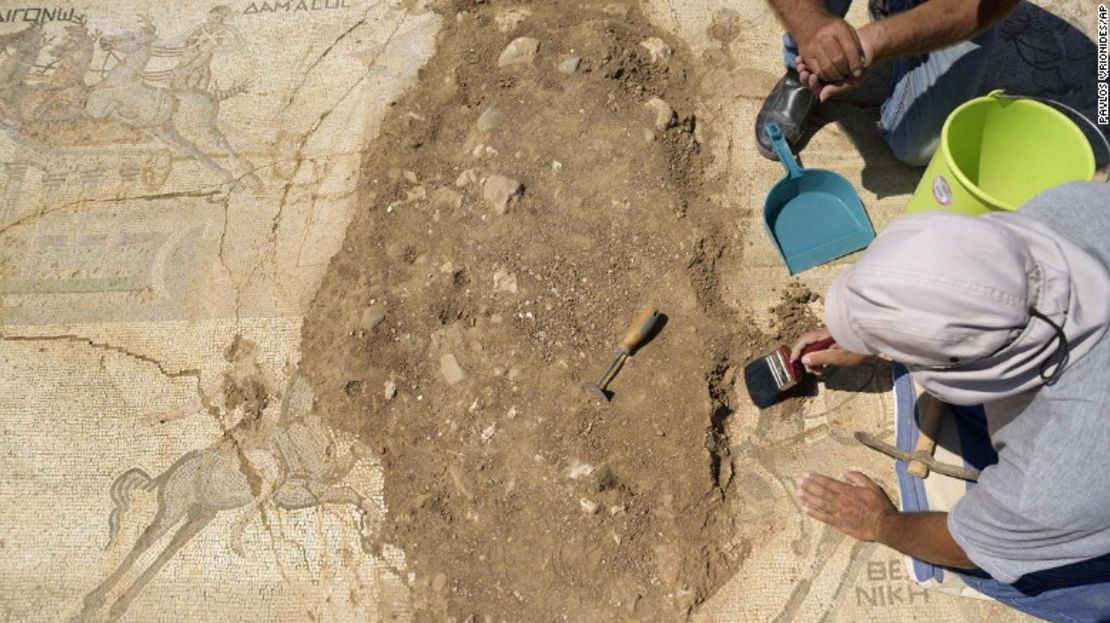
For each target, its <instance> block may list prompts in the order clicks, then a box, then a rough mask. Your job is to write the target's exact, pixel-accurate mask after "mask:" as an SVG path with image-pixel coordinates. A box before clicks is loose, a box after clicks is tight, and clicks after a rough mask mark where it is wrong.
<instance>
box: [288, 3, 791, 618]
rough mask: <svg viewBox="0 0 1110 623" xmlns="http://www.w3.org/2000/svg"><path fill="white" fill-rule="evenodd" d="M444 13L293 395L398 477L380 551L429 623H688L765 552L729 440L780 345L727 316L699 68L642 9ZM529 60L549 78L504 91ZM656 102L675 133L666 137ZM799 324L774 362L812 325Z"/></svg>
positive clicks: (528, 71) (327, 282) (367, 195)
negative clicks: (615, 370) (386, 552)
mask: <svg viewBox="0 0 1110 623" xmlns="http://www.w3.org/2000/svg"><path fill="white" fill-rule="evenodd" d="M622 6H623V8H624V9H626V10H627V14H623V11H622V10H621V8H620V7H622ZM438 10H440V11H441V12H442V14H443V15H444V19H445V22H444V27H443V29H442V32H441V34H440V38H439V41H438V51H437V54H436V56H435V57H434V58H433V59H432V60H431V61H430V63H429V64H428V65H427V66H426V67H425V68H424V69H423V70H422V71H421V74H420V79H419V82H418V84H417V85H416V86H415V87H414V88H413V90H412V91H411V92H410V93H408V94H407V95H406V96H405V97H403V98H402V99H401V100H399V101H397V102H396V103H394V104H393V110H392V112H391V114H389V115H388V116H387V118H386V120H385V121H384V124H383V127H382V131H381V135H380V137H379V138H378V139H377V140H376V141H374V143H373V144H371V145H370V146H369V148H368V151H367V155H366V157H365V160H364V170H363V182H362V185H361V187H360V193H361V197H362V198H363V199H364V201H363V205H364V206H365V209H364V210H362V211H360V212H359V213H358V214H356V215H355V217H354V220H353V221H352V223H351V225H350V227H349V229H348V231H347V237H346V240H345V243H344V245H343V249H342V250H341V251H340V252H339V253H338V254H337V255H336V257H335V258H334V259H333V261H332V263H331V265H330V267H329V269H328V272H327V275H326V277H325V279H324V282H323V285H322V287H321V289H320V291H319V292H318V294H317V296H316V298H315V300H314V302H313V304H312V307H311V310H310V312H309V314H308V317H307V318H306V320H305V323H304V329H303V345H302V352H303V360H302V362H301V366H300V368H301V370H302V371H303V372H304V373H305V374H306V375H307V377H308V378H309V379H310V381H311V383H312V385H313V387H314V389H315V392H316V395H317V396H318V398H319V400H318V404H317V408H318V410H319V412H320V413H321V415H322V416H323V417H324V418H325V419H326V421H328V422H329V423H330V424H331V425H332V426H334V427H336V428H339V429H342V430H345V431H349V432H352V433H355V434H357V435H359V437H360V438H361V439H363V440H364V441H366V442H367V443H368V444H369V445H370V446H371V447H372V448H373V449H374V451H375V452H376V453H377V454H378V456H379V458H380V461H381V464H382V466H383V469H384V471H385V480H384V482H385V485H384V486H385V501H386V505H387V507H388V509H389V511H388V515H387V517H386V520H385V523H384V525H383V526H382V527H381V534H380V542H381V543H389V544H393V545H395V546H397V547H400V548H402V549H403V550H404V551H405V554H406V557H407V561H408V565H409V568H410V570H411V571H412V572H413V573H414V575H415V579H414V580H413V582H412V588H413V591H414V608H415V610H416V613H417V619H418V620H427V621H441V620H457V621H486V620H489V621H501V620H508V621H530V622H533V621H534V622H541V621H563V620H574V621H619V620H644V621H671V620H684V619H685V618H686V617H687V616H688V614H689V613H690V612H691V611H692V609H694V608H695V607H696V606H697V605H698V604H700V603H702V602H704V601H705V600H706V599H707V598H708V597H709V596H710V595H712V594H713V593H714V591H716V590H717V589H718V588H719V587H720V586H721V585H722V584H723V583H724V582H725V581H726V580H727V579H728V578H729V577H731V576H732V575H733V574H734V573H735V571H736V570H737V569H738V568H739V566H740V565H741V564H742V563H743V561H744V559H745V556H746V555H747V553H748V551H749V550H750V546H749V543H748V542H747V541H746V540H745V539H744V538H743V537H742V535H741V534H740V533H739V532H738V530H737V523H736V522H737V518H735V517H733V516H732V514H731V513H730V508H732V506H733V504H732V502H733V501H734V500H735V499H736V497H737V496H739V495H741V492H739V491H738V490H737V487H736V486H734V483H733V457H732V456H731V454H730V450H729V448H730V442H729V439H728V435H727V432H726V431H727V427H726V425H725V424H726V422H727V420H728V418H729V417H730V416H731V414H732V412H733V405H731V404H730V400H731V399H732V398H731V396H734V395H736V394H735V392H733V391H732V387H733V384H734V383H735V379H736V376H737V373H738V371H740V369H742V366H743V365H744V364H745V363H746V362H747V360H748V359H749V358H750V357H751V356H752V355H753V354H755V353H762V352H767V351H769V350H771V348H773V347H775V346H777V345H778V344H779V343H780V341H782V340H780V339H779V337H780V336H777V335H774V332H772V333H770V334H769V333H765V332H763V331H761V330H759V328H758V327H756V326H754V325H753V324H751V323H745V322H742V321H738V319H737V318H736V317H735V316H734V315H733V314H732V312H731V311H730V309H729V308H728V307H727V306H725V305H724V304H723V303H722V301H721V295H720V292H719V290H720V288H719V283H718V276H717V271H718V264H719V263H720V261H721V260H722V259H723V258H727V257H728V255H729V254H730V253H740V248H742V245H735V244H729V243H728V242H727V241H728V240H729V237H728V234H726V233H725V232H731V231H733V229H734V227H735V225H734V218H735V217H734V215H732V214H730V213H729V212H728V211H727V210H725V209H723V208H721V207H719V206H714V205H713V204H711V203H710V202H709V201H708V200H706V199H704V197H706V196H708V195H709V192H708V190H709V189H708V188H706V187H705V186H704V185H705V182H704V181H703V177H704V176H703V170H704V166H705V164H706V163H705V162H704V159H705V157H704V155H703V154H702V153H701V151H700V147H699V142H698V139H697V137H699V132H700V131H701V129H700V128H698V126H697V119H696V116H695V114H694V111H695V109H696V106H697V102H696V101H695V100H694V99H693V97H694V95H695V94H696V93H697V92H698V80H697V77H696V75H695V74H694V72H693V71H692V70H691V67H693V66H694V65H693V64H692V59H691V57H690V52H689V51H688V50H686V49H684V48H683V47H682V46H681V45H679V44H678V42H676V41H674V40H672V39H671V38H670V37H669V36H667V35H666V34H664V33H661V32H659V31H658V30H656V29H655V28H654V27H653V26H651V25H650V24H649V23H648V22H647V20H646V19H645V18H644V17H643V16H642V15H641V14H640V13H639V10H638V9H637V8H636V7H635V5H632V4H629V5H615V4H613V3H612V2H588V1H587V2H583V1H580V0H575V1H573V2H572V1H568V0H545V1H544V2H534V3H523V2H484V1H479V0H469V1H463V0H457V1H455V2H443V3H442V6H440V7H439V8H438ZM517 37H534V38H536V39H537V40H538V41H539V43H540V47H539V51H538V54H537V55H536V57H535V60H534V61H533V62H532V63H524V64H520V65H512V66H508V67H501V68H499V67H498V58H499V56H500V55H501V53H502V51H503V50H504V49H505V48H506V46H508V45H509V43H510V42H511V41H513V40H514V39H516V38H517ZM652 37H658V38H660V39H662V40H663V41H664V42H666V44H667V45H669V46H670V47H671V48H672V49H673V56H671V57H670V58H669V60H666V61H662V60H656V61H655V62H652V60H651V59H652V52H650V51H649V49H648V48H647V47H645V46H643V45H641V42H643V41H645V40H647V39H649V38H652ZM525 47H526V46H525ZM656 50H658V46H656ZM573 56H577V57H581V64H580V65H579V67H578V70H577V71H576V72H575V73H564V72H561V71H559V70H558V69H557V67H558V66H559V65H560V64H562V63H564V61H566V59H568V58H569V57H573ZM657 56H658V55H657ZM653 98H661V99H663V100H664V101H665V102H666V103H667V104H668V105H669V106H671V107H672V108H673V109H674V110H675V111H676V114H675V115H674V117H673V119H671V120H669V121H668V120H667V119H666V118H665V116H664V118H663V119H662V123H660V125H658V126H657V125H656V123H657V120H656V118H657V115H658V105H657V104H656V105H655V108H654V109H653V108H645V104H646V103H647V102H649V101H650V100H652V99H653ZM491 109H492V110H494V111H496V112H495V113H489V112H488V111H490V110H491ZM479 119H482V122H481V124H480V123H479ZM479 125H481V129H479ZM491 175H500V176H504V177H505V178H509V180H515V181H517V182H519V183H521V184H522V185H523V187H524V188H523V194H520V193H519V192H517V193H516V194H514V193H513V191H514V187H513V185H512V184H510V183H508V182H507V181H505V180H500V179H499V180H498V183H497V185H496V186H497V188H495V189H494V190H496V191H497V192H493V193H492V194H493V196H490V194H491V192H492V191H490V190H489V189H487V188H486V187H484V180H485V179H487V178H488V177H490V176H491ZM788 291H789V292H794V290H788ZM784 296H786V294H785V293H784ZM790 296H791V297H792V298H791V299H790V300H791V301H792V302H791V303H790V304H791V305H803V306H804V303H805V302H808V299H807V301H805V302H799V301H801V298H800V296H801V295H800V294H797V295H795V294H791V295H790ZM645 304H650V305H653V306H655V307H656V308H657V309H659V310H660V311H661V312H663V313H664V314H666V315H667V317H668V318H667V324H666V326H665V327H664V328H663V329H662V331H661V332H660V333H659V335H658V336H657V337H656V338H655V339H654V340H653V341H651V342H650V343H648V344H647V345H646V346H644V347H643V348H642V350H640V351H639V352H637V353H636V355H635V356H634V357H632V358H631V359H630V360H629V361H628V362H627V363H626V365H625V366H624V368H623V370H622V372H621V373H620V374H619V375H618V376H617V378H616V380H615V381H614V382H613V383H612V384H611V385H610V389H611V390H612V391H613V392H614V398H613V401H612V402H611V403H609V404H601V403H599V402H598V401H597V400H596V399H594V398H592V397H590V396H589V395H588V394H586V393H585V392H583V391H582V390H581V388H580V385H581V383H582V382H583V381H593V380H596V379H597V377H599V376H600V375H601V373H602V372H603V371H604V369H605V367H606V366H607V364H608V362H609V359H610V358H611V357H612V355H613V352H614V350H615V349H616V346H617V343H618V342H619V340H620V338H621V336H622V335H623V333H624V330H625V325H626V324H627V323H628V322H629V321H630V320H631V319H632V317H633V316H634V314H635V311H636V309H637V308H638V307H640V306H641V305H645ZM784 304H786V299H785V298H784ZM782 316H783V321H782V322H783V324H781V326H779V327H777V332H778V333H780V334H781V336H782V337H786V336H787V334H788V333H791V332H792V331H793V330H794V329H796V328H797V327H798V326H799V324H798V323H804V322H808V321H809V320H810V318H809V317H804V315H802V316H799V315H797V314H794V313H793V312H791V313H784V314H782Z"/></svg>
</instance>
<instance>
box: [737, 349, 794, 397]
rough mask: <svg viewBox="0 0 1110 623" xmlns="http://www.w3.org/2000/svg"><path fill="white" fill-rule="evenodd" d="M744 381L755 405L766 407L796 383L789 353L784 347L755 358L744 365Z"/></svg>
mask: <svg viewBox="0 0 1110 623" xmlns="http://www.w3.org/2000/svg"><path fill="white" fill-rule="evenodd" d="M744 383H745V385H747V387H748V395H749V396H750V397H751V399H752V402H753V403H755V406H757V407H759V408H760V409H764V408H767V407H769V406H771V405H773V404H775V403H776V402H778V400H779V398H780V397H781V396H782V393H783V392H784V391H786V390H787V389H790V388H791V387H793V386H794V385H796V384H797V383H798V379H797V376H796V375H795V373H794V366H793V364H792V363H791V361H790V354H789V353H788V352H786V349H785V348H780V349H779V350H776V351H775V352H773V353H771V354H770V355H767V356H766V357H762V358H760V359H756V360H755V361H753V362H751V363H749V364H748V365H747V366H745V367H744Z"/></svg>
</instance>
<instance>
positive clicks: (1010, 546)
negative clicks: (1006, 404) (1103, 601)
mask: <svg viewBox="0 0 1110 623" xmlns="http://www.w3.org/2000/svg"><path fill="white" fill-rule="evenodd" d="M1077 403H1080V401H1078V400H1077V401H1074V402H1072V403H1070V404H1072V405H1074V406H1073V409H1071V410H1069V412H1067V413H1059V412H1057V413H1056V414H1055V416H1056V417H1053V414H1052V413H1051V411H1047V410H1046V411H1041V412H1036V411H1033V412H1031V411H1026V412H1025V413H1023V414H1022V415H1021V416H1019V418H1026V417H1028V418H1044V419H1045V420H1047V421H1051V422H1052V424H1051V426H1048V427H1046V428H1044V429H1041V430H1040V433H1039V435H1038V438H1037V439H1036V440H1035V441H1034V442H1033V444H1032V445H1030V446H1027V447H1024V448H1021V447H1018V446H1017V445H1016V444H1015V445H1014V447H1003V448H1002V449H1001V450H1000V451H999V462H998V463H997V464H996V465H992V466H990V467H987V468H986V469H984V470H983V473H982V474H981V476H980V478H979V483H978V484H977V485H976V486H974V487H972V488H971V490H969V491H968V492H967V494H966V495H965V496H964V497H963V498H962V499H961V500H960V501H959V502H957V503H956V505H955V506H954V507H953V508H952V511H951V512H950V513H949V515H948V530H949V531H950V532H951V533H952V537H953V538H954V539H955V540H956V542H957V543H958V544H959V545H960V547H962V548H963V549H964V552H965V553H966V554H967V556H968V558H970V559H971V561H972V562H974V563H975V564H976V565H978V566H979V567H980V568H981V569H983V570H984V571H986V572H988V573H990V574H991V576H993V577H994V578H995V579H997V580H1000V581H1002V582H1007V583H1013V582H1016V581H1017V580H1018V579H1019V578H1020V577H1021V576H1023V575H1026V574H1029V573H1034V572H1036V571H1041V570H1044V569H1052V568H1055V567H1060V566H1063V565H1068V564H1072V563H1076V562H1080V561H1083V560H1087V559H1089V558H1094V557H1096V556H1100V555H1102V554H1105V553H1107V552H1110V488H1108V487H1106V486H1105V485H1104V483H1103V482H1102V480H1103V477H1102V470H1101V469H1100V466H1101V465H1103V464H1104V458H1105V457H1106V455H1107V448H1108V446H1110V434H1108V431H1110V427H1108V426H1107V424H1106V416H1105V414H1103V413H1102V409H1099V408H1097V407H1094V406H1093V405H1092V406H1091V407H1083V406H1079V404H1077ZM1092 407H1093V408H1092Z"/></svg>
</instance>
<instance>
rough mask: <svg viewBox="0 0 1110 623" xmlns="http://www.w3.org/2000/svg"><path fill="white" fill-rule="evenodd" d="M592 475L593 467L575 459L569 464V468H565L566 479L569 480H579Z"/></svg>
mask: <svg viewBox="0 0 1110 623" xmlns="http://www.w3.org/2000/svg"><path fill="white" fill-rule="evenodd" d="M592 473H594V466H593V465H590V464H589V463H583V462H582V461H579V460H577V459H575V460H574V462H572V463H571V465H570V467H568V468H567V477H568V478H570V479H571V480H578V479H579V478H582V477H584V476H589V475H590V474H592Z"/></svg>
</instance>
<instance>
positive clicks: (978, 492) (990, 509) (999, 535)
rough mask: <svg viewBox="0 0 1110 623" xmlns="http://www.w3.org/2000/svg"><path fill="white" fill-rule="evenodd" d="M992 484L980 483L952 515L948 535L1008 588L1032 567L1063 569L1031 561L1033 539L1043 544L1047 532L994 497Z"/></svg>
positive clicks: (985, 477)
mask: <svg viewBox="0 0 1110 623" xmlns="http://www.w3.org/2000/svg"><path fill="white" fill-rule="evenodd" d="M992 471H996V470H995V468H994V467H988V468H987V469H985V470H983V474H982V478H983V479H984V480H986V479H987V476H988V475H989V474H990V472H992ZM989 482H990V481H989V480H987V482H983V481H980V483H979V484H978V485H976V486H975V487H974V488H972V489H971V490H970V491H968V492H967V495H965V496H964V497H963V498H961V499H960V500H959V501H958V502H957V503H956V505H955V506H954V507H953V508H952V510H951V512H949V513H948V531H949V532H951V533H952V538H953V539H955V540H956V543H958V544H959V545H960V547H961V548H963V550H964V553H965V554H967V557H968V558H969V559H971V562H973V563H975V564H976V566H978V567H979V568H980V569H982V570H983V571H986V572H987V573H989V574H991V577H993V578H995V579H996V580H999V581H1001V582H1006V583H1008V584H1010V583H1013V582H1016V581H1017V580H1018V579H1019V578H1020V577H1021V576H1023V575H1025V574H1026V573H1029V572H1030V571H1031V569H1032V567H1039V568H1051V567H1055V566H1059V564H1058V563H1056V562H1055V561H1051V562H1048V563H1047V564H1036V562H1043V561H1036V562H1035V561H1030V560H1029V558H1030V556H1031V555H1032V554H1033V551H1032V550H1031V548H1030V539H1032V540H1034V541H1041V540H1043V539H1044V538H1045V537H1047V536H1048V535H1047V534H1043V533H1044V532H1045V528H1044V527H1043V526H1038V525H1034V524H1033V523H1031V522H1030V521H1028V520H1027V519H1026V518H1024V517H1022V516H1021V515H1019V514H1017V513H1014V512H1012V511H1011V510H1009V508H1008V505H1007V504H1006V503H1004V502H1003V501H1001V500H999V499H998V497H997V496H995V495H993V492H992V491H991V489H992V488H993V487H991V486H990V485H989V484H988V483H989ZM1042 535H1043V536H1042ZM1030 563H1033V564H1030Z"/></svg>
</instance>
